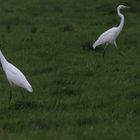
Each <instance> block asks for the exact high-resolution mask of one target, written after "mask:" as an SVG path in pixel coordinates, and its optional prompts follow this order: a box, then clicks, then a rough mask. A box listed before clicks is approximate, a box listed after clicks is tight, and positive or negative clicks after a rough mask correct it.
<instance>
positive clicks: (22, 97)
mask: <svg viewBox="0 0 140 140" xmlns="http://www.w3.org/2000/svg"><path fill="white" fill-rule="evenodd" d="M21 95H22V98H25V96H24V94H23V90H22V89H21Z"/></svg>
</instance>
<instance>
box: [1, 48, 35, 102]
mask: <svg viewBox="0 0 140 140" xmlns="http://www.w3.org/2000/svg"><path fill="white" fill-rule="evenodd" d="M0 61H1V64H2V68H3V70H4V72H5V75H6V77H7V80H8V82H9V83H10V97H9V103H10V101H11V99H12V90H11V86H12V85H15V86H19V87H22V88H24V89H26V90H27V91H29V92H32V91H33V89H32V86H31V85H30V84H29V82H28V81H27V79H26V77H25V76H24V75H23V73H22V72H21V71H20V70H19V69H18V68H16V67H15V66H14V65H13V64H11V63H9V62H8V61H7V60H6V58H5V57H4V55H3V54H2V52H1V50H0Z"/></svg>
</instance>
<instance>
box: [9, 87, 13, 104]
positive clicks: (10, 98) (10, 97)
mask: <svg viewBox="0 0 140 140" xmlns="http://www.w3.org/2000/svg"><path fill="white" fill-rule="evenodd" d="M11 100H12V87H11V86H10V96H9V104H10V103H11Z"/></svg>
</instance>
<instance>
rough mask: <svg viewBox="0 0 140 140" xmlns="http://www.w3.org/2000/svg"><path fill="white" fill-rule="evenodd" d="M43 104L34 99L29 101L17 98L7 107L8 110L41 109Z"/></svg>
mask: <svg viewBox="0 0 140 140" xmlns="http://www.w3.org/2000/svg"><path fill="white" fill-rule="evenodd" d="M42 108H45V106H44V105H43V104H42V103H39V102H36V101H29V100H17V101H15V102H14V103H13V104H10V105H9V107H8V109H10V110H22V109H30V110H35V109H42Z"/></svg>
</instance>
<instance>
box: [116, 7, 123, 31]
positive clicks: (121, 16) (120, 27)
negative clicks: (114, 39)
mask: <svg viewBox="0 0 140 140" xmlns="http://www.w3.org/2000/svg"><path fill="white" fill-rule="evenodd" d="M117 13H118V15H119V17H120V18H121V22H120V25H119V26H118V30H119V32H121V30H122V28H123V26H124V16H123V14H121V13H120V8H117Z"/></svg>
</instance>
